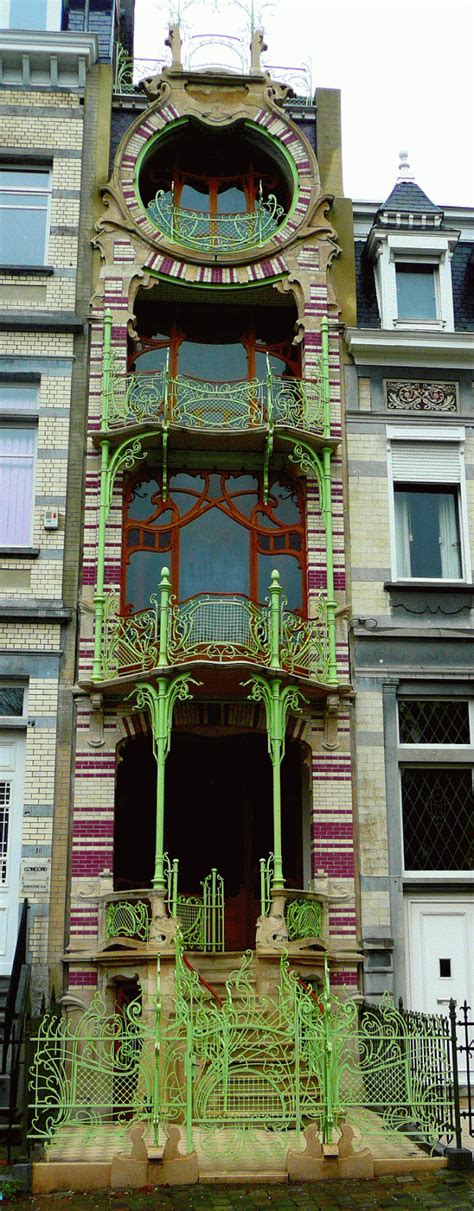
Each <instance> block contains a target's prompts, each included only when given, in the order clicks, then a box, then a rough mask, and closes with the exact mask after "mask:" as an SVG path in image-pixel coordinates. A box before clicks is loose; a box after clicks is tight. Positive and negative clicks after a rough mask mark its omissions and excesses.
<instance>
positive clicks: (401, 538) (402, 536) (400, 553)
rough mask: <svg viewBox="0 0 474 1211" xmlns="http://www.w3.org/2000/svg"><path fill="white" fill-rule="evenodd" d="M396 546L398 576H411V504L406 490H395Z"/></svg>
mask: <svg viewBox="0 0 474 1211" xmlns="http://www.w3.org/2000/svg"><path fill="white" fill-rule="evenodd" d="M394 495H395V546H396V553H397V576H411V560H410V542H411V532H410V505H409V501H408V497H407V494H406V492H395V494H394Z"/></svg>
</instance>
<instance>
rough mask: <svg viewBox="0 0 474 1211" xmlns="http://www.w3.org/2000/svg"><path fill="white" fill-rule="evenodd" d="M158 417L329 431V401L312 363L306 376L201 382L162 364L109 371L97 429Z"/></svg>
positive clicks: (184, 422)
mask: <svg viewBox="0 0 474 1211" xmlns="http://www.w3.org/2000/svg"><path fill="white" fill-rule="evenodd" d="M155 422H159V423H161V424H162V425H163V426H167V425H169V424H172V425H179V426H180V427H182V428H185V429H198V430H213V431H215V430H219V429H220V430H223V431H225V432H233V433H235V432H246V431H250V430H255V429H263V428H267V427H268V426H273V425H274V426H277V427H283V428H291V429H297V430H301V431H303V430H304V431H307V432H310V433H315V434H317V435H318V436H320V437H324V436H327V435H328V434H329V406H328V401H327V392H326V391H325V390H324V385H323V375H322V373H321V368H320V367H319V366H318V367H317V368H316V369H315V371H314V374H313V377H312V378H311V379H306V378H305V379H296V378H282V377H280V376H278V375H275V374H272V373H271V372H269V373H268V374H267V376H266V378H265V379H257V378H252V379H241V380H237V381H234V382H206V381H204V380H202V379H199V378H193V377H191V376H190V375H184V374H178V375H174V376H173V375H170V374H169V371H168V368H167V367H166V366H165V367H163V368H162V369H160V370H157V371H153V372H146V373H139V374H126V375H125V374H122V375H121V374H113V373H112V374H111V376H110V382H109V385H108V389H107V390H106V391H104V396H103V414H102V429H103V431H104V432H113V431H114V430H117V429H124V428H129V427H130V426H132V425H137V426H139V425H143V424H150V423H155Z"/></svg>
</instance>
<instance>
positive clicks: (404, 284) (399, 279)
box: [395, 260, 438, 320]
mask: <svg viewBox="0 0 474 1211" xmlns="http://www.w3.org/2000/svg"><path fill="white" fill-rule="evenodd" d="M437 276H438V275H437V269H436V265H435V264H429V263H428V264H427V263H426V262H425V263H423V262H422V263H419V262H416V261H402V260H401V261H399V260H396V261H395V279H396V288H397V318H398V319H399V320H437V319H438V289H437Z"/></svg>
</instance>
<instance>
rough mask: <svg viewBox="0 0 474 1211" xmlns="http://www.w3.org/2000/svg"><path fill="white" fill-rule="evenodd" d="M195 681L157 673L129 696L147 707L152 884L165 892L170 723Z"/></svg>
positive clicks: (182, 674)
mask: <svg viewBox="0 0 474 1211" xmlns="http://www.w3.org/2000/svg"><path fill="white" fill-rule="evenodd" d="M196 684H197V682H195V681H193V679H192V678H191V677H190V676H189V674H188V673H180V674H179V675H178V676H177V677H175V678H174V679H173V680H172V681H170V680H169V679H168V678H167V677H158V679H157V683H156V685H149V684H148V683H147V682H140V683H139V685H137V686H136V687H135V689H134V690H133V691H132V693H131V694H130V695H129V697H130V698H133V699H134V703H135V706H136V708H137V709H138V710H147V711H148V713H149V716H150V723H151V732H152V736H153V752H154V755H155V760H156V832H155V873H154V876H153V887H154V889H155V891H158V892H161V893H163V894H165V892H166V882H165V868H164V845H163V839H164V811H165V765H166V758H167V756H168V753H169V750H170V744H171V727H172V722H173V710H174V706H175V703H176V702H177V701H179V702H186V700H187V699H189V698H191V692H190V689H189V686H190V685H196Z"/></svg>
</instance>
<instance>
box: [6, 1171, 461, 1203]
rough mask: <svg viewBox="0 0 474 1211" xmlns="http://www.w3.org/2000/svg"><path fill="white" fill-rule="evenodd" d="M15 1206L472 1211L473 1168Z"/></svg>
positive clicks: (50, 1198)
mask: <svg viewBox="0 0 474 1211" xmlns="http://www.w3.org/2000/svg"><path fill="white" fill-rule="evenodd" d="M11 1205H12V1206H14V1207H15V1208H16V1211H270V1209H271V1208H273V1209H274V1211H388V1209H389V1208H391V1207H393V1208H395V1209H396V1211H473V1208H474V1173H473V1174H466V1173H455V1172H450V1171H448V1170H443V1171H442V1172H438V1173H437V1174H436V1176H434V1175H431V1176H430V1177H428V1176H426V1177H419V1176H399V1177H383V1178H372V1179H367V1180H365V1181H344V1182H339V1181H330V1182H324V1183H323V1182H308V1183H307V1184H305V1185H296V1184H295V1185H293V1184H288V1183H285V1184H284V1185H279V1184H278V1185H265V1186H253V1185H251V1184H249V1185H246V1184H245V1185H225V1186H217V1185H197V1186H179V1187H160V1188H158V1189H155V1190H143V1191H130V1192H128V1193H127V1192H126V1191H122V1190H114V1191H112V1190H107V1191H96V1192H91V1193H89V1194H73V1193H70V1194H47V1195H44V1196H43V1197H39V1196H33V1197H32V1198H30V1199H23V1198H22V1199H19V1200H15V1201H14V1202H13V1203H12V1204H11Z"/></svg>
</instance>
